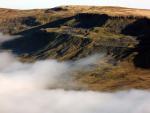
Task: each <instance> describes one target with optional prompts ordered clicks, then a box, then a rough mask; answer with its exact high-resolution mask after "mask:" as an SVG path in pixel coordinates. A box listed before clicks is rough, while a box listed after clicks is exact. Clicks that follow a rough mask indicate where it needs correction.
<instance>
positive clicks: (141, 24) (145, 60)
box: [122, 18, 150, 68]
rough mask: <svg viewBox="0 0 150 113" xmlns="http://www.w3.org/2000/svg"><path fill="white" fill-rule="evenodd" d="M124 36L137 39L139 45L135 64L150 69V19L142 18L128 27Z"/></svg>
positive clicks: (136, 49) (124, 31)
mask: <svg viewBox="0 0 150 113" xmlns="http://www.w3.org/2000/svg"><path fill="white" fill-rule="evenodd" d="M122 33H123V34H126V35H131V36H135V37H137V40H139V44H138V45H137V47H136V48H135V51H136V52H137V53H138V54H137V55H136V56H135V58H134V64H135V66H137V67H141V68H150V19H147V18H142V19H139V20H137V21H135V22H134V23H132V24H130V25H128V26H127V27H126V28H125V29H124V30H123V31H122Z"/></svg>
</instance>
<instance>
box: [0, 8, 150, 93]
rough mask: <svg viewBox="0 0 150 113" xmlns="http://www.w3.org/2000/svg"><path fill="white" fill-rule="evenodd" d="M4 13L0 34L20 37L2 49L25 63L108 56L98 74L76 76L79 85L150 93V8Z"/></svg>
mask: <svg viewBox="0 0 150 113" xmlns="http://www.w3.org/2000/svg"><path fill="white" fill-rule="evenodd" d="M0 15H2V16H0V32H3V33H4V34H11V35H18V36H19V37H18V38H16V39H13V40H10V41H7V42H4V43H2V44H1V45H0V48H1V49H5V50H10V51H12V52H13V53H15V54H16V55H18V57H19V58H20V60H21V61H22V62H34V61H36V60H39V59H48V58H54V59H58V60H59V61H65V60H78V59H80V58H84V57H86V56H89V55H92V54H95V53H100V54H105V58H104V60H103V62H102V63H100V64H99V65H97V66H96V67H95V69H94V70H90V71H88V72H82V71H81V72H80V71H79V72H76V73H73V74H74V75H75V76H74V82H76V83H78V84H80V85H81V86H82V85H83V86H84V85H86V86H87V88H88V89H92V90H106V91H110V90H117V89H132V88H137V89H150V70H149V69H150V10H142V9H141V10H140V9H129V8H122V7H87V6H63V7H56V8H52V9H43V10H42V9H38V10H11V9H0Z"/></svg>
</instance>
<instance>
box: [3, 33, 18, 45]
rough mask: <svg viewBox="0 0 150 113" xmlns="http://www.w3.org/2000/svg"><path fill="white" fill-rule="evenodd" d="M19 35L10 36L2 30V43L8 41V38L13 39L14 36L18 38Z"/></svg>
mask: <svg viewBox="0 0 150 113" xmlns="http://www.w3.org/2000/svg"><path fill="white" fill-rule="evenodd" d="M17 37H19V36H10V35H4V34H3V33H1V32H0V43H3V42H5V41H8V40H12V39H14V38H17Z"/></svg>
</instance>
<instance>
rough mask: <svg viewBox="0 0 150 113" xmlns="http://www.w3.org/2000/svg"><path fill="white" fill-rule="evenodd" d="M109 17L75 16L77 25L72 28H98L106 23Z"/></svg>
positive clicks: (84, 14)
mask: <svg viewBox="0 0 150 113" xmlns="http://www.w3.org/2000/svg"><path fill="white" fill-rule="evenodd" d="M108 18H109V16H108V15H106V14H90V13H80V14H78V15H76V16H75V19H76V22H77V24H76V25H75V26H74V27H77V28H92V27H99V26H102V25H104V24H105V23H106V21H107V20H108Z"/></svg>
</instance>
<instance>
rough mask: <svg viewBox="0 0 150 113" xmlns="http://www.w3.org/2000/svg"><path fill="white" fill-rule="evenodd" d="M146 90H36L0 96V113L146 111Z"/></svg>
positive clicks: (148, 99)
mask: <svg viewBox="0 0 150 113" xmlns="http://www.w3.org/2000/svg"><path fill="white" fill-rule="evenodd" d="M149 105H150V93H149V92H148V91H138V90H131V91H124V92H117V93H101V92H92V91H64V90H49V91H48V90H36V91H30V92H15V93H12V94H7V95H6V94H5V95H1V96H0V113H112V112H113V113H150V108H149Z"/></svg>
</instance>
